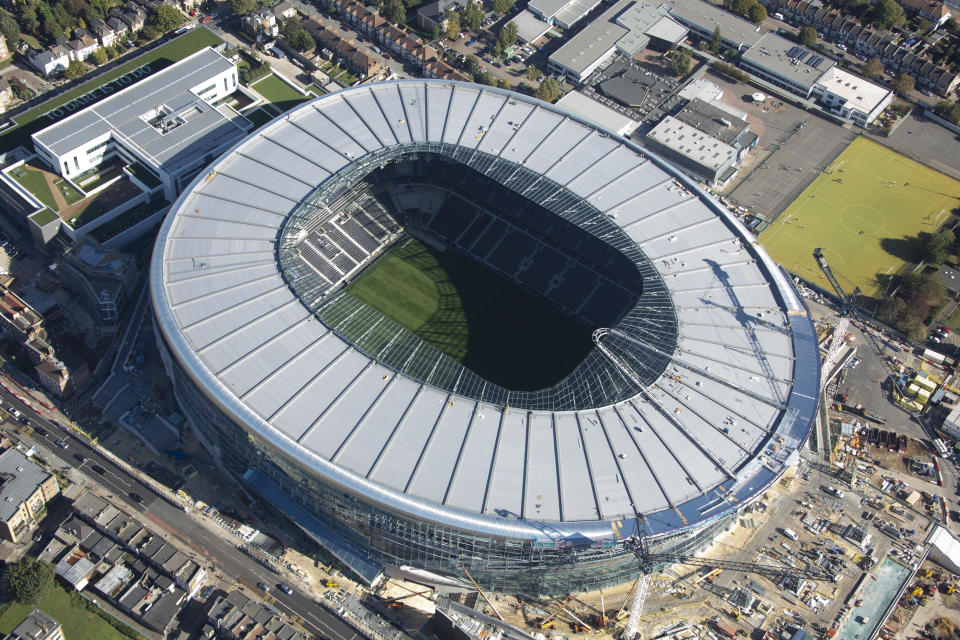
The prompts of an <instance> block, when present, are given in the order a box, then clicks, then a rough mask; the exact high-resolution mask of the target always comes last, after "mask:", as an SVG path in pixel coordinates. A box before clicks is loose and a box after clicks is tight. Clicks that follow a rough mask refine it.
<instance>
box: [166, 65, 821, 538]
mask: <svg viewBox="0 0 960 640" xmlns="http://www.w3.org/2000/svg"><path fill="white" fill-rule="evenodd" d="M395 82H397V83H398V84H399V83H404V84H407V83H409V84H423V83H430V84H446V85H467V86H472V85H470V84H469V83H462V82H456V81H450V80H433V79H407V80H399V81H395ZM482 89H483V90H484V91H491V92H494V93H500V94H503V95H511V96H515V95H518V94H516V93H514V92H511V91H508V90H504V89H496V88H493V87H486V86H484V87H482ZM355 90H357V89H356V88H355V87H353V88H346V89H341V90H339V91H337V92H334V93H332V94H328V96H332V95H337V94H340V93H344V92H350V91H355ZM328 96H323V97H321V98H318V99H317V100H316V101H319V100H324V99H327V97H328ZM522 98H523V99H524V100H528V101H531V102H537V103H541V104H542V105H544V106H545V107H546V108H548V109H550V110H553V111H556V112H558V113H561V114H563V115H565V116H566V117H568V118H570V119H571V120H574V121H576V122H578V123H580V124H582V125H585V126H587V127H591V128H593V129H596V130H598V131H600V132H602V133H605V134H607V135H609V136H610V137H612V138H614V139H617V140H620V141H622V142H623V144H625V145H626V146H628V147H630V148H632V149H633V150H634V151H636V152H638V153H641V154H643V155H645V156H646V157H648V158H650V159H651V160H653V161H654V162H655V163H656V164H657V165H658V166H659V167H660V168H661V169H663V170H665V171H666V172H668V173H669V174H670V175H671V176H672V177H674V178H676V179H677V180H679V181H681V182H682V183H683V185H684V186H685V187H686V188H687V189H689V190H690V191H691V193H693V194H695V195H696V196H697V198H698V199H700V200H701V201H702V202H703V203H704V204H706V205H707V206H708V207H709V208H710V209H711V210H712V211H713V212H714V213H716V214H718V215H719V217H720V218H721V219H722V220H723V221H724V222H725V223H726V224H727V225H728V226H729V227H730V229H731V230H732V231H733V232H734V234H735V235H737V236H740V237H741V238H743V239H744V240H746V241H747V246H748V247H749V251H750V252H752V253H753V254H754V255H755V256H756V257H757V259H758V261H759V263H760V264H762V265H763V267H764V270H765V271H766V273H767V275H768V277H769V278H770V281H771V283H772V284H774V285H775V286H774V289H775V291H776V293H777V295H778V296H779V298H780V300H781V302H782V304H783V305H784V308H785V310H786V312H787V313H788V315H789V316H790V317H791V326H792V329H793V330H792V332H791V334H792V343H793V347H794V385H793V387H792V389H791V392H790V397H789V399H788V401H787V410H786V412H784V414H783V415H781V417H780V419H779V421H778V424H777V428H776V429H775V430H774V431H773V432H772V433H771V434H770V437H769V438H768V444H769V442H771V441H773V440H775V439H779V438H783V439H784V440H785V441H784V442H783V443H781V445H780V447H779V448H778V449H779V451H780V452H781V453H782V454H786V453H792V452H795V451H796V450H797V449H798V448H799V447H800V446H801V445H802V444H803V442H805V440H806V437H807V435H809V432H810V429H811V427H812V425H813V421H814V419H815V416H816V408H817V402H818V398H819V378H820V376H819V371H820V361H819V354H818V351H817V342H816V333H815V331H814V327H813V323H812V321H811V319H810V318H809V316H808V314H807V311H806V307H805V306H804V304H803V302H802V301H801V299H800V298H799V296H798V295H797V293H796V291H795V289H794V288H793V285H792V283H791V282H790V279H789V278H788V277H787V276H786V274H785V273H784V272H783V271H782V270H781V269H780V268H779V267H778V266H777V265H776V263H774V262H773V260H772V259H771V258H770V257H769V256H768V255H767V253H766V251H765V250H764V249H763V248H762V247H760V246H759V244H757V242H756V238H755V237H754V236H753V234H752V233H751V232H750V231H749V230H748V229H747V228H746V227H745V226H744V225H743V224H742V223H740V222H739V220H737V219H736V218H735V217H734V216H733V214H732V213H731V212H730V211H728V210H727V209H726V207H724V206H723V205H722V204H720V203H719V202H718V201H717V200H716V199H715V198H714V197H713V196H711V195H710V194H708V193H707V192H706V191H704V190H703V189H702V188H701V187H700V186H699V185H698V184H696V182H694V181H693V180H691V179H690V178H689V177H688V176H686V174H684V173H683V172H681V171H680V170H679V169H677V167H675V166H674V165H673V164H671V163H669V162H668V161H666V160H664V159H663V158H661V157H659V156H657V155H656V154H654V153H652V152H651V151H649V150H648V149H647V148H646V147H643V146H642V145H640V144H638V143H636V142H634V141H632V140H628V139H624V138H622V137H621V136H619V135H618V134H616V133H614V132H613V131H610V130H609V129H606V128H604V127H602V126H600V125H598V124H597V123H594V122H592V121H590V120H587V119H586V118H582V117H580V116H578V115H576V114H573V113H571V112H569V111H567V110H565V109H563V108H561V107H557V106H556V105H552V104H547V103H543V102H541V101H539V100H536V99H534V98H531V97H529V96H522ZM316 101H315V100H311V101H309V102H306V103H304V104H303V105H301V106H299V107H297V108H295V109H294V110H292V111H289V112H287V113H286V114H285V115H284V116H280V117H278V118H277V119H275V120H274V121H272V122H271V123H268V124H267V125H266V126H265V127H264V128H263V129H262V130H261V131H266V130H268V129H269V128H270V127H272V126H276V125H277V124H278V123H279V122H280V121H282V120H283V119H286V118H287V117H289V116H291V115H293V114H294V113H296V112H298V111H299V110H301V109H307V108H310V107H311V106H312V105H313V104H314V103H315V102H316ZM252 135H253V134H250V135H248V136H247V137H245V138H243V139H242V140H240V141H238V142H237V143H236V144H235V145H233V146H232V147H231V148H230V149H228V150H227V151H225V152H224V153H223V154H222V155H221V156H220V157H219V158H217V159H216V160H215V161H214V162H212V163H211V164H210V165H209V166H208V167H207V168H206V170H204V171H203V172H201V173H200V174H199V175H197V176H196V177H195V178H194V179H193V181H191V183H190V184H189V185H188V186H187V187H186V188H185V189H184V190H183V192H182V193H181V194H180V196H179V197H178V198H177V200H176V201H175V202H174V203H173V205H172V206H171V207H170V210H171V211H172V212H174V213H173V215H168V216H167V218H166V219H165V220H164V222H163V224H162V225H161V227H160V229H159V231H158V234H157V245H159V246H160V247H161V250H160V251H154V253H153V256H152V259H151V265H150V289H151V298H152V305H153V310H154V314H155V317H156V318H157V319H158V320H159V322H158V327H159V329H160V332H161V334H162V335H163V338H164V340H165V342H166V345H167V347H168V349H169V351H170V352H171V355H172V356H173V357H174V358H176V360H177V363H178V364H179V365H180V367H181V368H182V369H183V371H184V372H185V373H186V374H187V375H188V376H189V377H190V378H191V380H192V381H193V382H194V384H195V385H196V386H197V387H199V388H200V389H202V390H203V392H204V395H205V397H206V398H207V399H208V400H210V401H211V402H212V403H214V404H215V405H216V406H217V407H218V408H219V409H220V410H221V411H222V412H223V413H224V414H225V415H227V416H228V417H231V418H232V419H234V420H235V421H236V422H237V423H238V424H240V425H243V426H245V427H247V428H250V429H251V430H253V431H254V432H256V433H257V434H258V435H260V436H261V437H263V438H265V439H266V440H267V441H269V442H270V443H271V445H273V446H275V447H276V448H278V449H279V450H280V451H282V452H283V453H284V454H286V455H287V456H289V457H290V458H291V459H292V460H295V461H297V462H299V463H300V464H302V465H305V466H306V467H308V468H311V469H315V470H316V471H317V473H318V474H319V475H321V476H323V477H324V478H325V479H326V481H328V482H330V483H332V484H335V485H336V486H338V487H340V488H342V489H344V490H346V491H349V492H351V493H354V494H356V495H357V496H362V497H363V498H364V499H366V500H368V501H369V502H371V503H372V504H373V505H374V506H377V507H379V508H383V509H385V510H388V511H394V512H397V513H400V514H405V515H406V516H408V517H416V518H420V519H423V520H427V521H430V522H434V523H436V524H439V525H443V526H449V527H453V528H457V529H461V530H466V531H470V532H474V533H477V534H482V535H491V536H499V537H510V538H519V539H531V540H553V541H556V540H563V539H565V538H573V537H587V538H590V539H593V540H600V539H613V540H617V539H620V538H622V537H627V536H630V535H634V534H635V533H636V532H637V530H638V527H637V525H636V521H635V520H634V519H622V527H621V532H620V533H619V534H616V533H614V531H613V530H612V528H611V524H610V521H608V520H588V521H563V522H552V521H548V522H538V521H534V520H524V519H506V518H502V517H499V516H492V515H487V514H481V513H476V512H471V511H468V510H465V509H460V508H456V507H448V506H443V505H441V504H438V503H434V502H432V501H429V500H426V499H424V498H419V497H415V496H411V495H407V494H404V493H402V492H399V491H396V490H394V489H390V488H388V487H385V486H383V485H380V484H378V483H376V482H373V481H371V480H367V479H366V478H363V477H360V476H359V475H357V474H355V473H353V472H350V471H347V470H345V469H342V468H340V467H338V466H336V465H334V464H332V463H331V462H329V461H327V460H325V459H323V458H321V457H320V456H318V455H316V454H314V453H311V452H310V451H307V450H306V449H305V448H304V447H302V446H300V445H298V444H297V443H295V442H293V441H291V440H290V439H289V438H287V437H286V436H284V435H283V434H282V433H281V432H280V431H279V430H278V429H276V428H275V427H273V426H272V425H270V424H269V423H267V422H266V421H265V420H263V419H262V418H261V417H260V416H258V415H256V414H255V413H254V412H253V411H252V410H250V409H249V408H248V407H246V406H245V405H243V404H242V403H241V402H240V401H239V400H238V399H237V398H236V397H234V395H233V394H232V393H231V392H230V391H229V390H228V389H227V387H226V386H225V385H224V384H223V383H222V382H220V381H219V380H218V379H217V378H216V377H215V376H213V375H212V374H211V373H210V372H209V371H208V370H207V369H206V367H205V366H204V365H203V363H202V362H201V361H200V360H199V358H198V356H197V355H196V353H195V352H194V350H193V348H192V347H191V346H190V345H189V344H188V343H187V341H186V339H185V337H184V336H183V334H182V333H180V332H179V331H171V330H170V328H171V327H177V322H176V320H175V318H174V317H173V314H172V311H171V310H170V305H169V303H168V300H167V293H166V289H165V287H164V262H163V256H164V251H163V250H162V249H163V248H165V245H166V241H167V237H168V235H169V233H170V230H171V227H172V225H173V222H174V221H175V219H176V217H177V214H176V213H175V212H177V211H178V210H179V208H180V207H182V206H183V204H184V201H185V200H186V198H188V197H189V196H190V195H191V193H192V191H193V190H194V189H195V188H196V187H197V186H198V185H199V184H200V183H201V182H202V181H204V180H205V179H206V178H207V176H208V175H209V174H210V172H211V171H212V170H213V169H214V167H217V166H218V165H219V164H220V163H221V162H223V160H224V159H225V158H227V157H228V156H230V155H231V154H233V153H234V152H235V151H236V150H237V149H238V148H239V147H240V146H242V145H243V144H245V143H246V142H247V140H249V138H250V137H251V136H252ZM812 374H816V375H812ZM802 381H803V382H805V383H804V384H801V382H802ZM761 457H762V456H761ZM787 462H789V460H779V461H774V460H761V459H758V458H754V459H753V460H752V461H751V462H749V463H748V464H747V465H746V466H745V467H744V468H742V469H741V470H740V471H739V472H738V474H737V478H736V479H735V480H728V481H727V482H725V483H723V484H722V485H720V486H719V487H715V488H714V489H712V490H709V491H707V492H705V493H703V494H701V495H700V496H697V497H696V498H693V499H691V500H688V501H687V502H685V503H683V504H681V505H677V507H676V509H666V510H663V511H660V512H655V513H650V514H647V515H646V516H645V520H646V527H645V528H646V531H647V533H648V534H650V535H654V536H656V535H665V534H674V533H678V532H680V531H683V530H689V529H694V528H698V527H700V526H702V525H704V524H706V523H707V522H709V521H712V520H714V519H716V518H717V517H720V516H722V515H723V514H725V513H728V512H730V511H731V510H734V509H736V508H740V507H741V506H743V504H745V503H748V502H749V501H751V500H752V499H754V498H756V497H757V496H758V495H759V494H761V493H762V492H763V491H764V490H766V489H767V488H768V487H769V486H770V485H771V484H773V483H774V482H776V481H777V479H778V478H779V477H780V476H781V475H782V473H783V471H784V470H785V469H786V463H787Z"/></svg>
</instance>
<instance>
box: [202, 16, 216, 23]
mask: <svg viewBox="0 0 960 640" xmlns="http://www.w3.org/2000/svg"><path fill="white" fill-rule="evenodd" d="M211 20H213V18H211V17H210V16H204V17H203V20H201V21H200V24H203V23H205V22H210V21H211Z"/></svg>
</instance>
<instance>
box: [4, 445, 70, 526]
mask: <svg viewBox="0 0 960 640" xmlns="http://www.w3.org/2000/svg"><path fill="white" fill-rule="evenodd" d="M58 493H60V485H58V484H57V478H56V476H54V475H53V474H52V473H48V472H47V471H46V470H45V469H44V468H43V467H41V466H40V465H38V464H37V463H35V462H33V461H32V460H30V459H29V458H28V457H27V456H25V455H23V453H21V452H20V451H18V450H17V449H7V450H6V451H4V452H3V453H0V536H2V537H3V538H4V539H5V540H9V541H10V542H19V541H20V540H22V539H23V538H24V537H25V536H26V535H28V534H29V533H30V529H31V528H32V527H33V526H34V525H35V524H36V523H37V520H38V518H41V517H43V514H44V513H46V510H45V507H46V505H47V502H49V501H50V500H52V499H53V497H54V496H55V495H57V494H58Z"/></svg>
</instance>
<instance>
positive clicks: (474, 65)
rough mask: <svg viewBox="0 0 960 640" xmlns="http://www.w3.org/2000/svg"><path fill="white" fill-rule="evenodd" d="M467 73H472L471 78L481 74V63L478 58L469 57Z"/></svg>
mask: <svg viewBox="0 0 960 640" xmlns="http://www.w3.org/2000/svg"><path fill="white" fill-rule="evenodd" d="M467 71H469V72H470V75H471V76H475V75H477V74H478V73H480V61H479V60H477V56H468V57H467Z"/></svg>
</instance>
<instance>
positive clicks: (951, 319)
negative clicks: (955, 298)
mask: <svg viewBox="0 0 960 640" xmlns="http://www.w3.org/2000/svg"><path fill="white" fill-rule="evenodd" d="M943 324H945V325H947V326H948V327H950V328H951V329H952V330H954V331H960V307H957V308H956V309H954V310H953V313H951V314H950V315H949V316H947V319H946V320H944V321H943Z"/></svg>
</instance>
